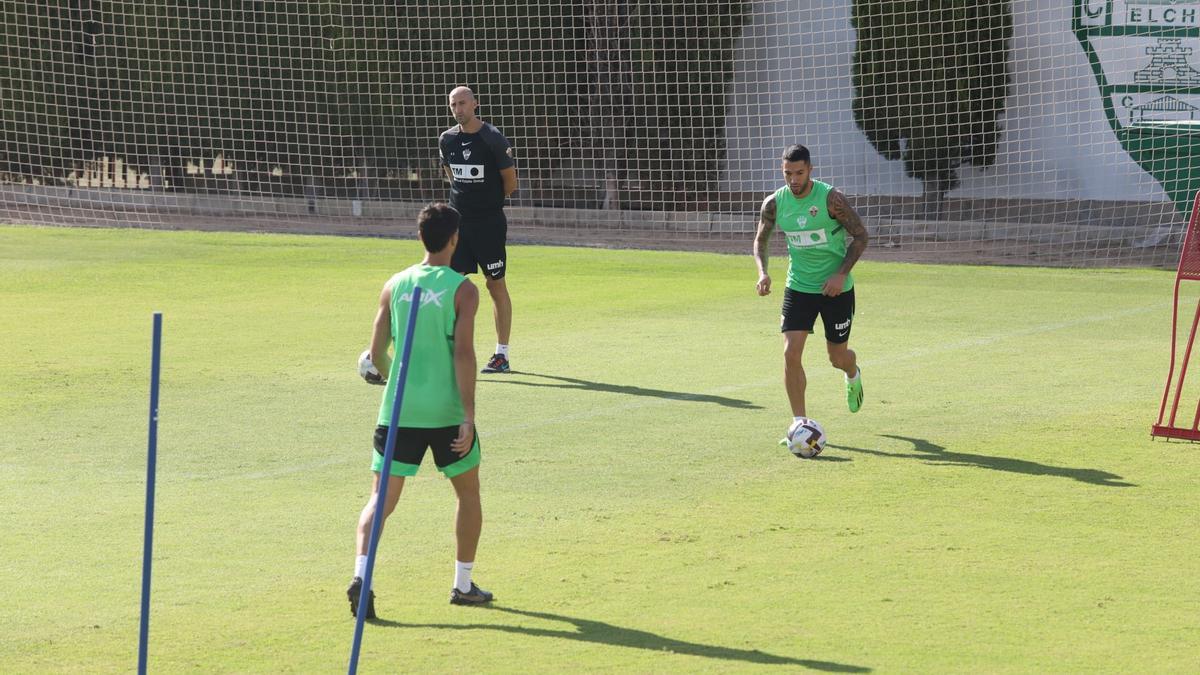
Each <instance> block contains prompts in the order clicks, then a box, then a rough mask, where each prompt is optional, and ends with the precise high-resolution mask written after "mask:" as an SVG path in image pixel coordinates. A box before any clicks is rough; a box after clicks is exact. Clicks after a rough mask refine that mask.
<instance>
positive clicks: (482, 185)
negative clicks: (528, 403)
mask: <svg viewBox="0 0 1200 675" xmlns="http://www.w3.org/2000/svg"><path fill="white" fill-rule="evenodd" d="M478 108H479V101H477V100H476V99H475V93H474V92H472V91H471V90H470V89H468V88H467V87H455V88H454V89H453V90H452V91H451V92H450V113H451V114H452V115H454V119H455V120H456V121H457V122H458V124H456V125H454V126H453V127H450V128H449V129H447V130H445V131H443V132H442V135H441V137H440V138H439V139H438V149H439V152H440V154H441V158H442V169H443V170H444V171H445V172H446V177H447V178H449V179H450V205H451V206H453V207H454V208H455V209H457V210H458V212H459V213H461V214H462V225H461V226H460V228H459V239H458V248H457V249H455V251H454V258H453V259H452V260H451V262H450V267H451V268H452V269H454V271H456V272H459V273H461V274H471V273H472V272H475V271H477V270H479V269H482V270H483V275H484V277H485V278H486V279H487V289H488V293H490V294H491V296H492V305H493V307H494V308H495V309H494V315H495V320H496V352H495V355H494V356H492V358H491V359H489V360H488V362H487V365H486V366H484V367H483V370H482V371H481V372H484V373H507V372H508V371H509V364H508V339H509V334H510V333H511V332H512V299H510V298H509V296H508V286H506V285H505V283H504V272H505V268H506V266H507V264H508V260H507V255H506V254H505V250H504V244H505V240H506V239H507V236H508V221H507V220H505V218H504V200H505V198H506V197H508V196H509V195H511V194H512V193H513V192H515V191H516V190H517V167H516V163H515V162H514V161H513V157H512V145H511V144H510V143H509V142H508V139H507V138H505V137H504V134H502V133H500V130H499V129H497V128H496V127H494V126H492V125H491V124H488V123H487V122H484V121H483V120H481V119H479V118H478V117H476V116H475V113H476V110H477V109H478Z"/></svg>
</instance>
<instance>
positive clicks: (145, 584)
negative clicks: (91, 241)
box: [138, 312, 162, 675]
mask: <svg viewBox="0 0 1200 675" xmlns="http://www.w3.org/2000/svg"><path fill="white" fill-rule="evenodd" d="M161 352H162V312H155V313H154V338H153V340H152V346H151V348H150V441H149V447H148V449H147V453H146V534H145V538H144V543H143V545H142V621H141V627H140V629H139V632H138V675H146V648H147V643H148V642H149V638H150V559H151V557H152V556H151V551H153V549H154V546H153V539H154V473H155V464H156V462H157V460H158V457H157V455H158V366H159V361H160V354H161Z"/></svg>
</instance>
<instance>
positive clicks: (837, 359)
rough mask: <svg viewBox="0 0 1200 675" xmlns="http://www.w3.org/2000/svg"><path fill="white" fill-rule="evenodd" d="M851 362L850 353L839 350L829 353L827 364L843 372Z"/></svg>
mask: <svg viewBox="0 0 1200 675" xmlns="http://www.w3.org/2000/svg"><path fill="white" fill-rule="evenodd" d="M853 360H854V359H853V357H851V356H850V351H849V350H847V349H839V350H836V351H831V352H829V364H830V365H832V366H833V367H834V368H840V369H842V370H845V369H846V368H848V367H849V366H850V364H851V362H852V361H853Z"/></svg>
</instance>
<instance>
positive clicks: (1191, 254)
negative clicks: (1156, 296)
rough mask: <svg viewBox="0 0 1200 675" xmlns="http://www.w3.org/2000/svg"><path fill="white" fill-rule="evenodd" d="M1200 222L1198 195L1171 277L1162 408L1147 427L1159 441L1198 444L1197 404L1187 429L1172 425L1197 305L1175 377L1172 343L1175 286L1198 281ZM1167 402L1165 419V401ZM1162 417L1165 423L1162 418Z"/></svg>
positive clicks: (1198, 316) (1198, 321) (1199, 318)
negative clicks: (1176, 268) (1199, 229)
mask: <svg viewBox="0 0 1200 675" xmlns="http://www.w3.org/2000/svg"><path fill="white" fill-rule="evenodd" d="M1198 221H1200V192H1198V193H1196V199H1195V201H1194V202H1193V203H1192V218H1191V220H1189V221H1188V229H1187V234H1186V235H1185V236H1184V238H1183V252H1181V253H1180V254H1179V271H1178V273H1177V274H1176V275H1175V302H1174V304H1173V305H1172V307H1173V308H1174V311H1172V313H1171V366H1170V369H1169V370H1168V371H1167V386H1166V387H1165V388H1164V390H1163V398H1162V406H1160V407H1159V409H1158V422H1157V423H1156V424H1155V425H1154V426H1152V427H1151V428H1150V435H1151V436H1157V437H1160V438H1182V439H1185V440H1189V441H1200V401H1197V402H1196V411H1195V413H1193V415H1192V419H1191V424H1190V425H1189V426H1179V425H1177V424H1176V423H1175V418H1176V414H1177V413H1178V412H1179V398H1180V396H1181V395H1182V394H1183V381H1184V378H1186V377H1187V370H1188V364H1189V362H1190V361H1191V358H1192V345H1193V343H1194V342H1195V340H1196V328H1197V326H1200V302H1197V304H1196V312H1195V315H1194V316H1193V317H1192V329H1191V330H1190V331H1189V332H1188V340H1187V348H1186V349H1185V350H1184V352H1183V360H1182V361H1181V362H1180V365H1179V375H1178V377H1177V376H1176V375H1175V344H1176V335H1177V329H1178V325H1177V324H1178V317H1179V285H1180V283H1182V282H1184V281H1200V235H1198V234H1197V231H1196V230H1197V227H1198V226H1197V222H1198ZM1172 382H1174V383H1175V395H1174V396H1172V395H1171V383H1172ZM1168 400H1169V401H1170V402H1171V407H1170V412H1169V415H1170V416H1169V417H1168V411H1167V401H1168ZM1164 418H1166V423H1165V424H1164V423H1163V419H1164Z"/></svg>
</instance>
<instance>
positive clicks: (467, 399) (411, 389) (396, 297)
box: [346, 204, 492, 619]
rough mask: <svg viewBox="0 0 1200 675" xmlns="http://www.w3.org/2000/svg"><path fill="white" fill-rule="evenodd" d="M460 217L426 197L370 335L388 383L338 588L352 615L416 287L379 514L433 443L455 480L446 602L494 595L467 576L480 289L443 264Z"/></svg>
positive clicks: (475, 474)
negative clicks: (395, 356)
mask: <svg viewBox="0 0 1200 675" xmlns="http://www.w3.org/2000/svg"><path fill="white" fill-rule="evenodd" d="M458 225H459V214H458V211H456V210H454V208H453V207H451V206H450V205H448V204H430V205H428V206H426V207H425V208H423V209H421V213H420V214H419V215H418V216H417V236H418V237H419V238H420V240H421V243H422V244H423V245H424V246H425V251H426V253H425V259H424V260H422V261H421V263H420V264H417V265H413V266H412V267H409V268H408V269H406V270H404V271H403V272H400V273H399V274H396V275H395V276H393V277H392V278H391V279H389V280H388V282H387V283H386V284H384V286H383V292H382V293H381V294H380V296H379V311H378V313H377V314H376V316H375V325H374V331H373V332H372V335H371V362H372V363H373V364H374V365H375V367H376V368H377V369H378V370H379V372H381V373H387V374H388V377H387V381H386V384H387V388H386V390H385V391H384V393H383V402H382V404H381V405H380V407H379V418H378V422H377V426H376V428H375V452H374V453H373V462H372V464H371V470H372V471H374V472H375V478H374V484H373V487H372V490H371V498H370V499H369V500H368V501H367V504H366V506H364V507H363V510H362V513H361V514H360V515H359V518H358V537H357V544H358V548H357V552H358V555H357V557H356V558H355V564H354V577H353V580H352V581H351V583H350V588H348V589H347V590H346V594H347V596H349V598H350V613H351V614H352V615H357V612H358V599H359V595H360V593H361V592H362V583H363V581H362V577H363V575H364V574H365V573H366V565H367V546H368V543H369V537H370V532H371V522H372V519H373V518H374V517H375V508H376V505H377V504H376V502H377V498H378V495H379V479H380V478H379V474H380V473H381V472H382V471H383V452H384V446H385V445H386V443H387V434H388V425H389V424H391V420H392V404H393V402H394V400H395V395H396V391H395V387H396V379H397V377H398V375H399V372H400V363H399V361H393V360H392V358H391V357H390V356H389V354H388V347H389V346H390V345H394V349H395V350H399V349H400V347H401V344H400V341H401V340H403V339H404V335H405V333H406V332H407V330H408V314H409V311H410V309H411V307H412V291H413V288H414V287H415V286H420V287H421V306H420V308H419V309H418V310H417V322H416V324H417V325H416V327H415V330H414V332H413V344H412V354H411V356H410V362H409V365H408V380H407V381H406V382H405V388H404V401H403V402H402V404H401V405H402V408H401V410H400V422H399V425H398V428H397V430H396V443H395V447H394V448H393V460H392V466H391V470H390V472H389V473H390V477H389V478H388V488H387V506H386V507H385V508H384V511H383V513H384V518H385V522H386V518H387V517H388V516H389V515H391V513H392V511H393V510H395V508H396V503H397V502H398V501H399V499H400V492H401V490H403V489H404V478H405V477H406V476H414V475H416V473H417V469H418V467H419V466H420V464H421V460H422V459H423V458H424V456H425V451H426V450H427V449H429V448H432V449H433V460H434V463H435V464H437V467H438V470H439V471H441V472H442V474H444V475H445V476H446V477H447V478H449V479H450V483H451V484H452V485H453V486H454V492H455V493H456V494H457V495H458V513H457V517H456V519H455V528H454V531H455V535H456V537H457V543H458V548H457V561H456V563H455V570H454V586H453V588H451V590H450V602H451V604H455V605H478V604H483V603H486V602H490V601H491V600H492V594H491V593H489V592H487V591H485V590H482V589H480V588H479V587H478V586H476V585H475V583H474V582H473V581H471V569H472V568H473V567H474V563H475V550H476V548H477V546H478V545H479V533H480V530H481V529H482V525H483V509H482V507H481V505H480V499H479V455H480V448H479V436H478V434H477V433H476V431H475V367H476V361H475V346H474V340H475V311H476V310H477V309H478V308H479V291H478V289H476V288H475V285H474V284H472V283H471V282H470V281H468V280H467V278H466V277H464V276H463V275H461V274H459V273H457V272H455V271H454V270H452V269H450V267H449V265H450V257H451V256H452V255H453V254H454V247H455V246H457V245H458ZM368 597H369V598H370V600H369V604H368V606H367V618H369V619H373V618H375V593H374V592H373V591H372V592H370V593H369V594H368Z"/></svg>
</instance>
